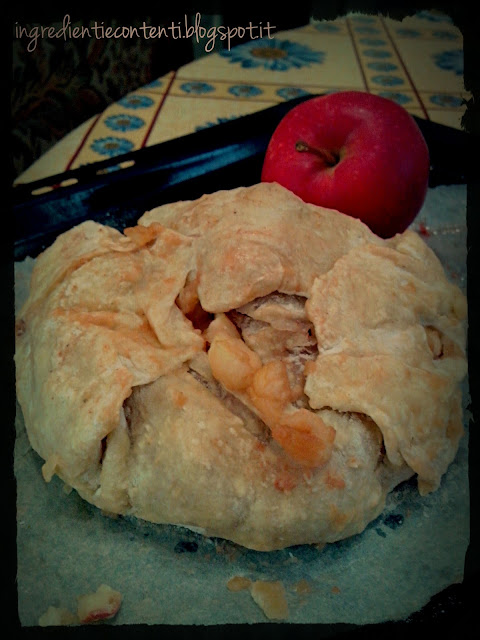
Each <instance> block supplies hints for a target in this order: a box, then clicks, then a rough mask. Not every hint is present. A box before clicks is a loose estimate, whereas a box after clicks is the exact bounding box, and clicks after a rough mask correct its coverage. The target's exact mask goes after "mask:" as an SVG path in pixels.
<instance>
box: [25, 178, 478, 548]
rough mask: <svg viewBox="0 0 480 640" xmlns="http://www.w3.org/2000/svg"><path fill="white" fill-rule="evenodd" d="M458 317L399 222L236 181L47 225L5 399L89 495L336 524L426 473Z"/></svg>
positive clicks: (455, 397) (152, 515) (437, 470)
mask: <svg viewBox="0 0 480 640" xmlns="http://www.w3.org/2000/svg"><path fill="white" fill-rule="evenodd" d="M465 318H466V301H465V298H464V296H463V295H462V294H461V292H460V290H459V289H458V288H457V287H455V286H454V285H452V284H450V283H449V282H448V281H447V278H446V276H445V274H444V271H443V268H442V266H441V264H440V263H439V261H438V259H437V258H436V257H435V255H434V254H433V252H432V251H431V250H430V249H429V248H428V247H427V246H426V245H425V243H424V242H423V241H422V240H421V239H420V238H419V237H418V236H417V235H416V234H414V233H412V232H411V231H407V232H405V233H404V234H401V235H399V236H396V237H395V238H392V239H390V240H382V239H380V238H378V237H377V236H375V235H374V234H373V233H371V232H370V231H369V229H368V228H367V227H366V226H364V225H363V224H362V223H361V222H359V221H358V220H355V219H353V218H349V217H347V216H344V215H342V214H340V213H338V212H335V211H330V210H326V209H322V208H320V207H315V206H313V205H308V204H305V203H303V202H302V201H301V200H300V199H298V198H297V197H296V196H294V195H293V194H291V193H290V192H288V191H286V190H285V189H283V188H282V187H280V186H279V185H276V184H259V185H255V186H253V187H249V188H243V187H242V188H238V189H234V190H231V191H220V192H218V193H216V194H212V195H206V196H203V197H202V198H200V199H199V200H197V201H194V202H180V203H174V204H169V205H164V206H162V207H159V208H157V209H154V210H152V211H150V212H147V213H146V214H145V215H144V216H143V217H142V218H141V219H140V221H139V224H138V225H137V226H136V227H133V228H131V229H127V230H125V233H124V234H122V233H120V232H118V231H116V230H114V229H111V228H108V227H103V226H101V225H98V224H96V223H94V222H85V223H83V224H81V225H79V226H78V227H76V228H74V229H72V230H71V231H69V232H67V233H65V234H63V235H61V236H60V237H59V238H58V239H57V240H56V242H55V243H54V244H53V245H52V247H50V248H49V249H48V250H47V251H45V252H44V253H43V254H42V255H41V256H40V257H39V258H38V260H37V262H36V265H35V269H34V272H33V276H32V281H31V293H30V297H29V299H28V300H27V302H26V304H25V305H24V307H23V309H22V310H21V312H20V313H19V316H18V319H17V345H16V356H15V357H16V367H17V393H18V399H19V402H20V405H21V408H22V411H23V415H24V419H25V424H26V429H27V433H28V436H29V438H30V442H31V444H32V447H33V448H34V449H35V450H36V451H37V452H38V453H39V455H40V456H41V457H42V458H43V459H44V460H45V461H46V462H45V465H44V477H45V479H47V480H48V479H49V478H50V477H51V476H52V475H53V474H54V473H56V474H58V476H59V477H61V478H62V479H63V480H64V481H65V482H67V483H68V484H69V485H71V486H72V487H74V488H75V489H76V490H77V491H78V492H79V494H80V495H82V496H83V497H84V498H85V499H86V500H88V501H90V502H91V503H93V504H95V505H96V506H98V507H99V508H101V509H104V510H107V511H111V512H115V513H121V514H131V515H134V516H137V517H139V518H143V519H147V520H151V521H153V522H158V523H172V524H182V525H185V526H190V527H194V528H200V529H201V530H202V531H204V532H205V533H206V534H207V535H214V536H220V537H224V538H228V539H230V540H233V541H235V542H237V543H239V544H242V545H244V546H247V547H251V548H254V549H260V550H270V549H278V548H282V547H286V546H290V545H294V544H303V543H313V542H333V541H335V540H338V539H341V538H345V537H347V536H351V535H353V534H355V533H358V532H361V531H362V530H363V529H364V528H365V526H366V525H367V524H368V522H370V521H371V520H372V519H374V518H375V517H376V516H377V515H378V514H379V513H380V512H381V511H382V509H383V506H384V501H385V497H386V494H387V493H388V492H389V491H390V490H391V489H392V488H393V487H394V486H395V485H396V484H398V482H400V481H402V480H404V479H406V478H409V477H411V476H412V475H413V474H417V475H418V480H419V489H420V491H421V492H422V493H424V492H427V491H430V490H433V489H435V488H436V487H437V486H438V485H439V482H440V480H441V477H442V475H443V473H445V471H446V469H447V468H448V465H449V464H450V462H451V461H452V460H453V458H454V456H455V454H456V451H457V447H458V441H459V439H460V437H461V435H462V430H463V429H462V412H461V394H460V391H459V383H460V381H461V380H462V378H463V377H464V376H465V375H466V358H465Z"/></svg>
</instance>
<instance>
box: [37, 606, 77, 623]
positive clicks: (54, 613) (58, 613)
mask: <svg viewBox="0 0 480 640" xmlns="http://www.w3.org/2000/svg"><path fill="white" fill-rule="evenodd" d="M77 622H78V618H77V616H76V615H75V614H73V613H72V612H71V611H69V610H68V609H64V608H63V607H48V609H47V610H46V611H45V613H43V614H42V615H41V616H40V618H39V619H38V624H39V626H40V627H65V626H69V625H72V624H76V623H77Z"/></svg>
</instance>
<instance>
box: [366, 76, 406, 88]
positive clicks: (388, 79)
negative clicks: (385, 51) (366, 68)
mask: <svg viewBox="0 0 480 640" xmlns="http://www.w3.org/2000/svg"><path fill="white" fill-rule="evenodd" d="M372 82H374V83H375V84H381V85H382V86H383V87H397V86H398V85H400V84H403V79H402V78H399V77H398V76H373V78H372Z"/></svg>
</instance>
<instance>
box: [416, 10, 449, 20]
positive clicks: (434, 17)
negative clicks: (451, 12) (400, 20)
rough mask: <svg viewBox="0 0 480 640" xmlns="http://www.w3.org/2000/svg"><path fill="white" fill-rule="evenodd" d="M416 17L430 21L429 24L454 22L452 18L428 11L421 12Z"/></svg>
mask: <svg viewBox="0 0 480 640" xmlns="http://www.w3.org/2000/svg"><path fill="white" fill-rule="evenodd" d="M415 15H416V17H417V18H421V19H422V20H428V22H452V19H451V18H450V16H448V15H446V14H439V13H432V12H431V11H428V10H427V9H426V10H424V11H419V12H418V13H416V14H415Z"/></svg>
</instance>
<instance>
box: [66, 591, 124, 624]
mask: <svg viewBox="0 0 480 640" xmlns="http://www.w3.org/2000/svg"><path fill="white" fill-rule="evenodd" d="M121 603H122V594H121V593H119V592H118V591H115V590H114V589H112V588H111V587H109V586H108V585H106V584H101V585H100V586H99V587H98V589H97V591H96V592H95V593H86V594H84V595H81V596H79V597H78V609H77V614H78V618H79V621H80V622H81V623H82V624H86V623H89V622H96V621H97V620H108V619H109V618H113V617H114V616H115V615H116V613H117V612H118V610H119V609H120V605H121Z"/></svg>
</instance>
